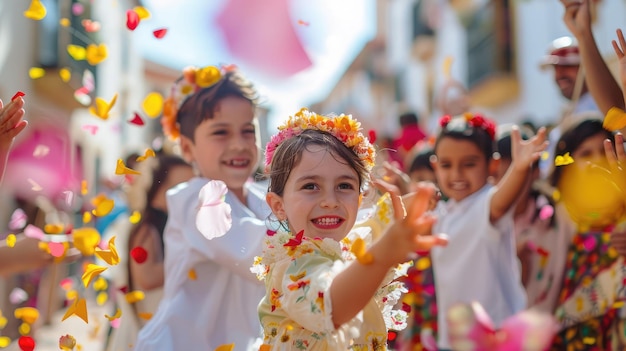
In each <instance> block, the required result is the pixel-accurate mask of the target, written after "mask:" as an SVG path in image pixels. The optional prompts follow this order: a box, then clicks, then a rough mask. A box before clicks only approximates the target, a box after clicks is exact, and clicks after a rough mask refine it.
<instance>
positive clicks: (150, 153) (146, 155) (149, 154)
mask: <svg viewBox="0 0 626 351" xmlns="http://www.w3.org/2000/svg"><path fill="white" fill-rule="evenodd" d="M155 156H156V153H155V152H154V150H152V149H146V152H144V154H143V156H139V157H137V162H141V161H145V160H147V159H148V158H149V157H155Z"/></svg>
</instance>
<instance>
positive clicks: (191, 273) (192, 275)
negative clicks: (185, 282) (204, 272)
mask: <svg viewBox="0 0 626 351" xmlns="http://www.w3.org/2000/svg"><path fill="white" fill-rule="evenodd" d="M187 276H188V277H189V279H191V280H196V279H198V274H196V270H195V269H193V268H192V269H190V270H189V272H187Z"/></svg>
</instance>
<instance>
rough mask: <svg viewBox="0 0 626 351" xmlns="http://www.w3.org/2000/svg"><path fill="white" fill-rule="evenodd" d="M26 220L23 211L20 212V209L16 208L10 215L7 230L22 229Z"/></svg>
mask: <svg viewBox="0 0 626 351" xmlns="http://www.w3.org/2000/svg"><path fill="white" fill-rule="evenodd" d="M27 220H28V217H27V216H26V213H25V212H24V210H22V209H21V208H18V209H16V210H15V211H13V213H12V214H11V221H10V222H9V229H11V230H20V229H22V228H24V226H25V225H26V221H27Z"/></svg>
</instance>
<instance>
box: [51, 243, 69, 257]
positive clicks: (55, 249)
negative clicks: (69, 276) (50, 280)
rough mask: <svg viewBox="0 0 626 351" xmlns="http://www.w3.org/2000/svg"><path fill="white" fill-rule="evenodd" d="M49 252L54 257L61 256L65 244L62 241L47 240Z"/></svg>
mask: <svg viewBox="0 0 626 351" xmlns="http://www.w3.org/2000/svg"><path fill="white" fill-rule="evenodd" d="M48 247H49V248H50V254H51V255H52V256H54V257H61V256H63V254H64V253H65V246H64V245H63V243H55V242H49V243H48Z"/></svg>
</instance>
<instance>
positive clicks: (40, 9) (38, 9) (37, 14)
mask: <svg viewBox="0 0 626 351" xmlns="http://www.w3.org/2000/svg"><path fill="white" fill-rule="evenodd" d="M46 13H47V11H46V7H45V6H43V4H42V3H41V1H39V0H32V1H31V2H30V6H29V7H28V10H26V11H24V17H26V18H30V19H32V20H35V21H41V20H42V19H43V18H44V17H46Z"/></svg>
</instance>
